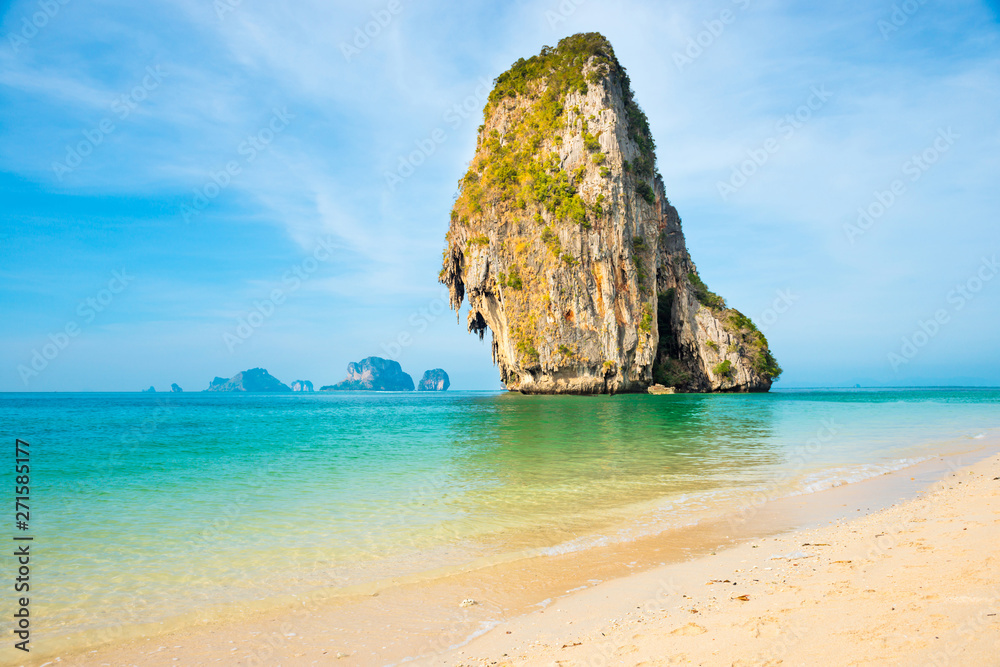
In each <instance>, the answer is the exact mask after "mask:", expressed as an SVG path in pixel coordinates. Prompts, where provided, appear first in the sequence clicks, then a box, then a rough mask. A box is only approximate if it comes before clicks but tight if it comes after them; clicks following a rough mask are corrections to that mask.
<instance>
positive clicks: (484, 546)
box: [0, 389, 1000, 644]
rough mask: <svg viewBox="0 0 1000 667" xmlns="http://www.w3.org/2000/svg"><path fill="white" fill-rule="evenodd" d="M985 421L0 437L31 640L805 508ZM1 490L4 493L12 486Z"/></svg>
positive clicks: (2, 424)
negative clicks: (791, 498)
mask: <svg viewBox="0 0 1000 667" xmlns="http://www.w3.org/2000/svg"><path fill="white" fill-rule="evenodd" d="M998 408H1000V390H983V389H970V390H954V389H947V390H933V389H921V390H893V391H795V392H773V393H770V394H753V395H713V396H702V395H678V396H665V397H655V396H645V395H642V396H615V397H587V398H583V397H579V398H577V397H544V396H535V397H529V396H520V395H508V394H496V393H474V392H447V393H443V394H425V393H411V394H361V393H351V394H315V395H308V394H284V395H240V394H179V395H178V394H173V395H164V394H159V395H149V394H6V395H0V417H2V419H0V435H2V438H3V439H4V440H5V441H7V442H9V443H10V459H11V460H10V466H8V465H7V464H2V466H3V469H4V470H5V471H10V470H11V469H12V466H13V457H14V454H13V443H14V439H15V438H22V439H24V440H27V441H28V442H30V443H31V457H32V460H31V468H32V470H31V487H32V492H31V498H32V499H31V512H32V520H31V530H30V531H29V532H30V533H31V534H32V535H34V537H35V542H34V543H33V547H32V549H33V554H34V560H33V563H32V566H33V570H32V577H33V583H32V586H33V589H32V593H33V597H32V605H33V607H32V612H33V614H34V615H35V634H34V635H33V638H34V640H35V641H36V642H38V643H39V644H44V642H45V641H46V640H47V639H55V638H57V637H60V636H66V635H68V634H73V633H78V632H83V631H87V632H90V633H92V634H91V636H92V637H101V638H110V637H115V636H119V635H120V633H121V632H122V630H123V629H124V628H127V627H128V626H130V625H133V624H135V623H138V622H146V621H159V620H165V619H170V618H175V617H178V616H180V615H183V614H188V613H191V612H197V611H199V610H202V609H206V608H208V607H209V606H211V605H220V604H221V605H243V604H246V603H248V602H250V601H259V600H261V599H267V598H271V597H273V596H278V595H283V594H287V593H296V592H304V591H310V590H314V589H317V588H322V587H334V588H345V587H350V586H357V585H368V586H378V585H379V582H382V581H385V580H386V579H387V578H388V577H390V576H400V575H419V574H420V573H422V572H427V571H429V570H431V569H433V568H436V567H461V566H466V565H468V564H469V563H474V562H483V561H486V560H490V559H500V558H511V557H515V555H516V554H524V553H529V552H530V553H534V552H532V551H530V550H537V549H548V550H551V551H558V550H565V549H571V548H585V547H586V546H587V545H590V544H597V543H601V542H602V541H606V540H607V539H628V538H629V537H630V536H634V535H637V534H639V533H642V532H651V531H652V532H655V531H658V530H662V529H663V528H665V527H669V526H672V525H681V524H684V523H686V522H690V521H692V520H694V518H696V517H697V516H698V512H699V511H701V510H703V509H704V508H706V507H711V506H720V504H721V506H725V505H726V503H729V505H733V504H735V503H738V502H739V499H740V498H741V497H746V496H747V494H749V493H750V492H752V491H754V490H758V489H765V490H766V491H767V492H768V493H771V494H774V493H779V494H781V493H792V492H802V491H808V490H815V489H819V488H823V487H824V486H828V485H830V484H832V483H837V482H838V481H851V480H856V479H861V478H863V477H865V476H870V475H872V474H876V473H879V472H883V471H886V470H889V469H893V468H897V467H900V466H902V465H905V464H907V463H909V462H913V461H915V460H918V459H920V458H922V457H926V456H929V455H933V454H937V453H944V452H947V451H953V450H956V449H958V450H960V449H962V448H965V449H972V448H974V447H975V444H976V436H982V435H983V434H985V433H987V432H988V431H989V430H991V429H997V428H998V427H1000V409H998ZM2 480H3V485H4V486H3V488H5V489H11V487H12V485H13V482H14V480H13V475H12V474H11V473H10V472H5V473H4V476H3V477H2ZM776 480H785V481H782V483H781V484H776ZM6 493H8V494H9V495H10V496H12V495H13V493H12V491H7V492H6ZM10 514H11V516H10V520H11V521H12V520H13V512H11V513H10ZM8 532H9V534H11V535H13V534H14V533H15V532H17V531H15V530H14V528H13V525H11V526H10V527H9V528H8ZM8 539H9V538H8ZM3 567H4V574H3V576H7V575H6V573H12V572H13V569H14V564H13V560H12V558H11V556H10V555H9V554H8V555H6V556H5V558H4V560H3ZM12 601H13V600H12V596H10V595H8V596H4V597H3V599H2V600H0V604H2V605H3V607H2V609H3V613H4V614H5V615H6V614H7V613H8V611H9V608H10V606H11V604H12ZM95 633H96V634H95Z"/></svg>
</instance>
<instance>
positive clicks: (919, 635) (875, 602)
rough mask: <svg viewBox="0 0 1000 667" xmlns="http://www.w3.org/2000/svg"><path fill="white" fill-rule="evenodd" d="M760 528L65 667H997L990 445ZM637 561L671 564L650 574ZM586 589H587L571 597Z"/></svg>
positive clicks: (238, 628)
mask: <svg viewBox="0 0 1000 667" xmlns="http://www.w3.org/2000/svg"><path fill="white" fill-rule="evenodd" d="M984 444H986V443H984ZM987 452H991V453H989V454H988V455H987ZM984 456H986V458H983V457H984ZM972 461H976V462H975V463H973V464H972V465H968V464H969V462H972ZM901 497H907V498H908V499H907V500H905V501H902V502H896V500H897V499H898V498H901ZM751 515H752V516H750V517H747V513H746V512H745V511H741V512H740V514H739V516H740V517H742V518H743V519H747V518H748V519H749V520H746V521H744V520H742V519H741V520H740V521H737V522H734V521H732V517H730V521H728V522H717V523H716V524H715V525H708V526H704V527H698V528H697V529H696V530H695V531H694V532H691V531H689V532H687V533H686V534H685V538H684V539H686V540H692V539H696V540H697V542H698V544H700V545H701V546H699V547H697V548H696V549H692V548H690V547H689V546H685V547H683V548H679V547H676V545H675V546H674V547H673V548H672V549H671V548H670V540H671V539H676V537H674V538H671V537H670V536H658V538H656V539H655V540H651V541H646V542H643V543H637V544H633V545H627V546H625V547H618V548H617V549H612V550H605V551H604V552H602V550H600V549H596V550H590V551H589V552H587V553H583V554H575V555H574V554H570V555H566V556H563V557H550V558H538V559H531V560H529V561H528V562H526V563H520V564H517V566H516V567H511V565H513V564H508V566H498V567H496V568H491V569H486V570H480V571H477V572H472V573H464V574H462V575H456V576H452V577H445V578H444V579H443V580H442V581H440V582H437V583H436V584H435V585H433V586H430V587H428V586H427V585H426V584H421V583H419V582H418V583H410V584H406V585H400V586H398V587H396V588H394V589H392V590H385V591H382V592H380V593H378V594H366V595H362V596H357V597H356V598H354V599H351V600H349V601H344V600H339V599H338V600H334V601H328V600H324V599H320V598H314V599H310V600H302V601H301V602H300V603H299V604H298V605H297V607H293V608H287V609H285V610H274V609H271V610H269V611H266V612H261V613H259V614H256V615H251V616H248V617H245V618H242V619H241V620H239V621H235V622H226V623H214V622H213V623H206V624H200V625H195V626H190V627H184V628H180V629H171V630H169V631H167V632H160V633H157V634H156V635H154V636H146V637H136V638H135V639H131V640H128V641H124V642H117V643H114V644H109V645H106V646H104V647H102V648H99V649H96V650H90V651H87V652H85V653H80V654H75V655H71V654H64V655H62V656H60V659H59V663H60V664H64V665H66V664H69V665H176V664H185V665H212V664H232V665H314V664H327V663H330V662H336V663H337V664H342V665H369V664H373V665H374V664H378V665H383V664H399V663H401V662H404V663H407V664H418V665H452V666H456V665H505V664H509V665H552V664H558V665H603V664H609V665H610V664H615V665H668V664H701V665H776V664H830V665H855V664H858V665H860V664H905V665H914V664H927V665H946V664H956V665H959V664H961V665H972V664H975V665H989V664H998V662H997V657H996V656H997V654H998V650H1000V620H998V619H1000V617H998V616H997V614H998V613H1000V574H998V572H1000V555H998V549H997V546H996V545H997V544H1000V455H997V454H996V446H995V443H994V445H993V446H992V447H991V448H990V449H988V450H984V451H981V452H980V453H978V454H969V455H965V456H958V457H951V458H949V459H941V458H939V459H935V460H931V461H927V462H924V463H922V464H919V465H917V466H913V467H911V468H907V469H905V470H901V471H898V472H897V473H893V474H890V475H883V476H881V477H879V478H875V479H871V480H867V481H865V482H860V483H856V484H849V485H843V486H840V487H837V488H834V489H830V490H827V491H823V492H820V493H814V494H806V495H803V496H797V497H792V498H785V499H782V500H778V501H774V502H770V503H767V504H766V505H764V506H762V507H760V508H759V510H755V511H754V512H752V513H751ZM788 525H798V526H806V527H805V528H798V529H794V530H788V529H786V527H787V526H788ZM762 535H767V536H766V537H762ZM713 544H715V545H719V546H716V547H713V546H711V545H713ZM727 545H729V546H727ZM685 554H687V557H685ZM642 558H646V559H647V560H650V559H656V558H661V559H663V560H664V561H665V563H666V564H663V565H648V566H647V567H645V568H644V567H642V566H641V565H640V563H641V560H642ZM630 571H631V572H633V573H629V572H630ZM588 577H590V578H588ZM580 580H583V581H588V582H590V583H588V584H586V585H584V586H576V587H575V588H578V589H580V590H571V589H570V588H569V586H571V585H572V584H573V583H574V582H578V581H580ZM543 596H545V602H543V603H542V604H538V600H540V599H542V597H543ZM470 636H471V637H472V638H471V639H470ZM414 656H422V657H417V658H416V659H413V658H414ZM48 660H52V658H49V659H48ZM48 660H46V661H44V662H48ZM29 664H43V662H42V661H39V662H36V663H29ZM53 664H56V663H53Z"/></svg>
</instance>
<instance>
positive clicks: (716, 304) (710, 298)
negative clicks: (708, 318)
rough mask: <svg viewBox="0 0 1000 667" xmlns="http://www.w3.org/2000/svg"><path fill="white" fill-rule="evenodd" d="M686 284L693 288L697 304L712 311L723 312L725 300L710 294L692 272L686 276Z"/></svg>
mask: <svg viewBox="0 0 1000 667" xmlns="http://www.w3.org/2000/svg"><path fill="white" fill-rule="evenodd" d="M688 282H690V283H691V286H692V287H693V288H694V295H695V298H697V299H698V303H700V304H701V305H703V306H705V307H706V308H711V309H712V310H725V308H726V300H725V299H723V298H722V297H721V296H719V295H718V294H716V293H715V292H712V291H711V290H709V289H708V286H707V285H706V284H705V283H704V282H703V281H702V279H701V278H700V277H699V276H698V274H697V273H695V272H694V271H692V272H691V273H689V274H688Z"/></svg>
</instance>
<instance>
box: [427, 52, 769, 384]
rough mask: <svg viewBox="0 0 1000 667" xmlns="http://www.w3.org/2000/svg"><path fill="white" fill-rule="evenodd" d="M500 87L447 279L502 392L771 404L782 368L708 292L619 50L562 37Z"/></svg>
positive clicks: (454, 232) (455, 212)
mask: <svg viewBox="0 0 1000 667" xmlns="http://www.w3.org/2000/svg"><path fill="white" fill-rule="evenodd" d="M495 84H496V85H495V87H494V89H493V91H492V93H491V94H490V97H489V100H488V102H487V104H486V109H485V111H484V123H483V125H482V126H481V127H480V129H479V136H478V144H477V149H476V154H475V156H474V157H473V158H472V161H471V163H470V166H469V170H468V172H467V173H466V174H465V176H464V177H463V178H462V179H461V181H460V182H459V188H460V190H459V195H458V198H457V199H456V201H455V205H454V208H453V209H452V212H451V225H450V228H449V230H448V234H447V236H446V240H447V248H446V249H445V252H444V267H443V268H442V270H441V274H440V276H439V279H440V281H441V282H442V283H443V284H444V285H446V286H447V287H448V289H449V291H450V293H451V305H452V307H453V308H454V309H455V310H456V311H458V310H459V309H460V308H461V306H462V303H463V301H464V300H465V299H468V302H469V314H468V326H469V331H471V332H473V333H477V334H479V336H480V338H482V337H483V336H484V335H485V334H486V331H487V329H489V330H490V332H491V333H492V348H493V361H494V363H495V364H496V365H497V366H498V367H499V369H500V377H501V380H502V381H503V382H504V384H505V385H506V386H507V388H508V389H510V390H519V391H521V392H524V393H546V394H559V393H566V394H595V393H617V392H636V391H646V390H647V388H648V387H649V386H650V385H652V384H654V383H658V384H663V385H666V386H668V387H676V388H677V389H678V390H679V391H699V392H707V391H767V390H768V389H769V388H770V387H771V382H772V381H773V380H774V379H775V378H777V377H778V375H779V374H780V373H781V369H780V368H779V367H778V364H777V363H776V362H775V360H774V357H773V356H772V355H771V352H770V350H769V349H768V345H767V341H766V340H765V338H764V335H763V334H762V333H761V332H760V331H758V330H757V328H756V327H755V326H754V324H753V323H752V322H751V321H750V319H749V318H747V317H746V316H744V315H743V314H741V313H740V312H739V311H736V310H734V309H731V308H728V307H727V306H726V303H725V301H724V300H723V299H722V298H720V297H719V296H717V295H715V294H713V293H712V292H710V291H709V290H708V288H707V287H706V286H705V284H704V283H703V282H702V280H701V278H699V276H698V270H697V268H696V267H695V265H694V262H693V261H692V260H691V257H690V256H689V255H688V252H687V248H686V246H685V243H684V234H683V232H682V231H681V219H680V216H679V215H678V214H677V210H676V209H675V208H674V207H673V206H671V205H670V202H669V200H668V199H667V197H666V194H665V192H664V188H663V181H662V179H661V178H660V175H659V173H658V172H657V169H656V155H655V144H654V142H653V137H652V135H651V133H650V129H649V123H648V122H647V120H646V116H645V114H644V113H643V112H642V110H641V109H640V108H639V105H638V104H637V103H636V101H635V98H634V96H633V93H632V88H631V84H630V82H629V78H628V75H627V74H626V73H625V70H624V68H623V67H622V66H621V64H620V63H619V62H618V59H617V58H616V57H615V54H614V50H613V49H612V48H611V44H610V43H609V42H608V41H607V40H606V39H605V38H604V37H603V36H602V35H600V34H597V33H588V34H579V35H574V36H572V37H567V38H566V39H563V40H562V41H561V42H559V45H558V47H556V48H551V47H545V48H544V49H542V52H541V53H540V54H539V55H537V56H534V57H532V58H529V59H528V60H524V59H521V60H518V61H517V62H516V63H515V64H514V66H513V67H512V68H511V69H510V70H508V71H507V72H505V73H503V74H501V75H500V76H499V77H497V79H496V81H495Z"/></svg>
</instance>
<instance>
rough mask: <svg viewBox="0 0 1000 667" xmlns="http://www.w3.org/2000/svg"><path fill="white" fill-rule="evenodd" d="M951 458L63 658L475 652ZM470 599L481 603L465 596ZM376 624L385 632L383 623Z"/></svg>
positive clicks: (878, 503) (889, 493)
mask: <svg viewBox="0 0 1000 667" xmlns="http://www.w3.org/2000/svg"><path fill="white" fill-rule="evenodd" d="M977 444H979V446H978V447H977V448H976V450H975V451H974V452H967V453H965V454H959V455H956V456H957V457H958V458H959V459H960V461H959V462H958V463H956V464H955V465H959V466H960V465H963V464H964V463H967V462H968V461H971V460H972V459H973V458H979V457H983V456H991V455H994V454H995V452H996V451H997V450H998V449H1000V439H997V438H996V437H995V435H994V436H991V438H990V439H989V440H985V441H983V442H982V443H977ZM951 458H954V456H953V457H951ZM945 460H946V459H933V460H929V461H924V462H922V463H918V464H916V465H914V466H910V467H907V468H904V469H902V470H899V471H896V472H892V473H887V474H883V475H881V476H878V477H874V478H869V479H867V480H864V481H860V482H856V483H852V484H844V485H842V486H838V487H834V488H832V489H825V490H822V491H817V492H815V493H809V494H803V495H798V496H790V497H784V498H780V499H778V500H772V501H769V502H767V503H764V504H763V505H762V506H761V507H759V508H755V510H754V511H753V513H752V515H751V516H749V517H741V519H740V520H739V521H736V522H734V521H731V520H730V521H725V520H724V519H717V520H715V521H709V522H705V523H701V524H698V525H695V526H690V527H687V528H685V529H682V530H678V531H667V532H666V533H661V534H659V535H655V536H652V537H643V538H639V539H636V540H634V541H632V542H627V543H621V544H612V545H609V546H605V547H592V548H589V549H585V550H583V551H581V552H571V553H566V554H560V555H549V556H542V557H536V558H529V559H525V560H523V561H517V562H516V563H514V564H513V567H512V566H511V565H512V564H511V563H500V564H497V565H494V566H488V567H485V568H480V569H477V570H474V571H471V572H460V573H456V574H452V575H449V576H446V577H443V578H442V579H440V580H435V581H433V582H429V583H428V582H413V583H404V582H399V585H398V586H395V587H393V588H391V589H388V590H383V591H380V592H376V593H374V594H369V595H363V596H353V597H351V598H337V599H331V597H330V596H329V595H316V596H312V597H310V596H300V598H299V600H298V601H297V602H296V603H295V605H294V606H287V607H283V608H280V609H275V608H271V609H266V610H260V611H258V612H255V613H250V614H247V615H246V616H245V617H244V618H241V619H239V620H235V621H226V622H214V623H207V624H198V625H189V626H186V627H182V628H176V629H172V630H170V631H169V632H167V633H165V634H163V633H160V634H156V635H152V636H141V637H134V638H132V639H126V640H124V641H120V642H117V643H114V644H106V645H104V646H101V647H97V648H94V647H91V648H90V649H87V650H83V651H78V652H72V653H68V652H67V653H63V655H62V664H71V665H72V664H95V663H97V664H103V663H108V664H133V663H135V664H152V665H156V664H176V662H177V661H175V660H174V658H178V657H179V658H180V661H181V662H183V663H184V664H212V663H213V662H216V661H220V662H224V663H225V664H246V665H254V664H261V665H263V664H271V663H272V662H274V661H277V660H280V661H281V663H282V664H313V662H314V661H317V660H319V661H320V662H322V661H323V660H324V659H326V658H328V657H329V656H334V657H336V656H337V655H338V654H340V655H341V656H342V659H341V661H339V662H340V663H342V664H359V665H360V664H395V663H399V662H402V661H406V660H413V659H416V661H417V662H421V661H427V660H429V661H433V660H441V659H445V658H444V657H443V656H449V655H450V654H451V653H453V652H455V651H459V652H460V651H461V650H462V649H461V648H457V647H460V646H465V645H466V644H468V649H469V650H472V649H473V647H476V646H479V645H480V644H481V643H482V642H485V641H487V640H489V639H490V638H491V637H496V636H497V635H498V632H499V631H493V632H491V630H493V629H494V628H497V627H500V626H504V627H507V626H509V625H510V624H512V623H517V622H518V619H523V618H530V617H531V615H532V614H535V613H538V612H539V611H542V610H540V609H539V602H540V601H547V603H546V605H545V608H546V609H547V608H548V604H555V603H560V604H561V603H563V602H564V601H565V600H566V599H569V598H573V597H574V596H578V595H584V594H587V593H588V591H592V590H594V589H596V588H599V587H605V586H612V585H616V583H617V582H621V583H622V585H624V582H626V581H628V580H630V579H631V578H632V577H636V576H643V575H644V574H645V573H647V572H649V571H655V570H657V569H660V568H663V567H668V568H669V567H676V566H680V565H683V564H685V563H691V562H698V561H702V560H704V559H705V558H710V556H709V554H712V553H713V552H715V551H719V552H721V550H726V551H727V552H728V551H730V550H732V549H738V548H740V544H741V543H746V542H747V541H752V540H754V539H762V538H764V537H767V536H774V535H782V534H787V533H789V532H790V531H792V532H794V531H799V532H801V531H803V530H810V529H814V528H815V527H816V526H817V525H818V524H821V523H829V522H830V521H835V520H838V519H844V518H847V517H850V518H855V517H857V516H859V515H860V516H865V515H867V513H868V512H869V511H870V510H869V508H870V509H871V510H874V511H878V510H879V509H880V508H881V507H883V506H885V507H888V506H890V505H891V504H892V503H893V502H895V501H897V500H898V499H899V498H900V497H908V498H911V499H912V498H914V497H916V496H918V495H919V493H920V491H921V490H922V489H923V488H926V487H927V486H928V485H929V484H930V483H931V482H933V481H934V480H936V479H939V478H941V477H943V476H944V475H946V474H949V470H950V469H949V467H948V465H947V464H946V463H943V461H945ZM911 478H912V479H911ZM918 478H919V479H918ZM841 501H843V502H841ZM911 502H912V500H911ZM858 510H861V512H862V513H864V514H860V513H859V512H858ZM738 511H739V509H738V508H737V509H736V510H735V511H734V512H733V513H735V512H738ZM731 514H732V513H731ZM729 518H730V519H732V516H730V517H729ZM711 557H712V558H714V556H711ZM571 589H572V590H571ZM466 599H474V600H476V601H477V604H475V605H471V606H467V607H462V606H460V602H461V601H463V600H466ZM553 600H554V601H555V603H552V602H551V601H553ZM359 621H367V623H365V622H359ZM365 627H367V630H368V632H367V634H366V633H365V631H364V630H363V628H365ZM379 627H382V628H384V629H385V630H386V632H385V633H381V632H379V631H378V629H377V628H379ZM480 635H482V636H480ZM491 641H492V640H491ZM195 647H197V648H195ZM324 651H325V652H324ZM501 654H502V652H501ZM501 654H498V655H501ZM234 658H235V660H233V659H234ZM51 659H53V658H52V657H49V658H48V660H51ZM46 661H47V660H38V661H37V662H26V663H24V664H26V665H31V664H43V663H44V662H46ZM427 664H451V663H440V662H438V663H433V662H428V663H427Z"/></svg>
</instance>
